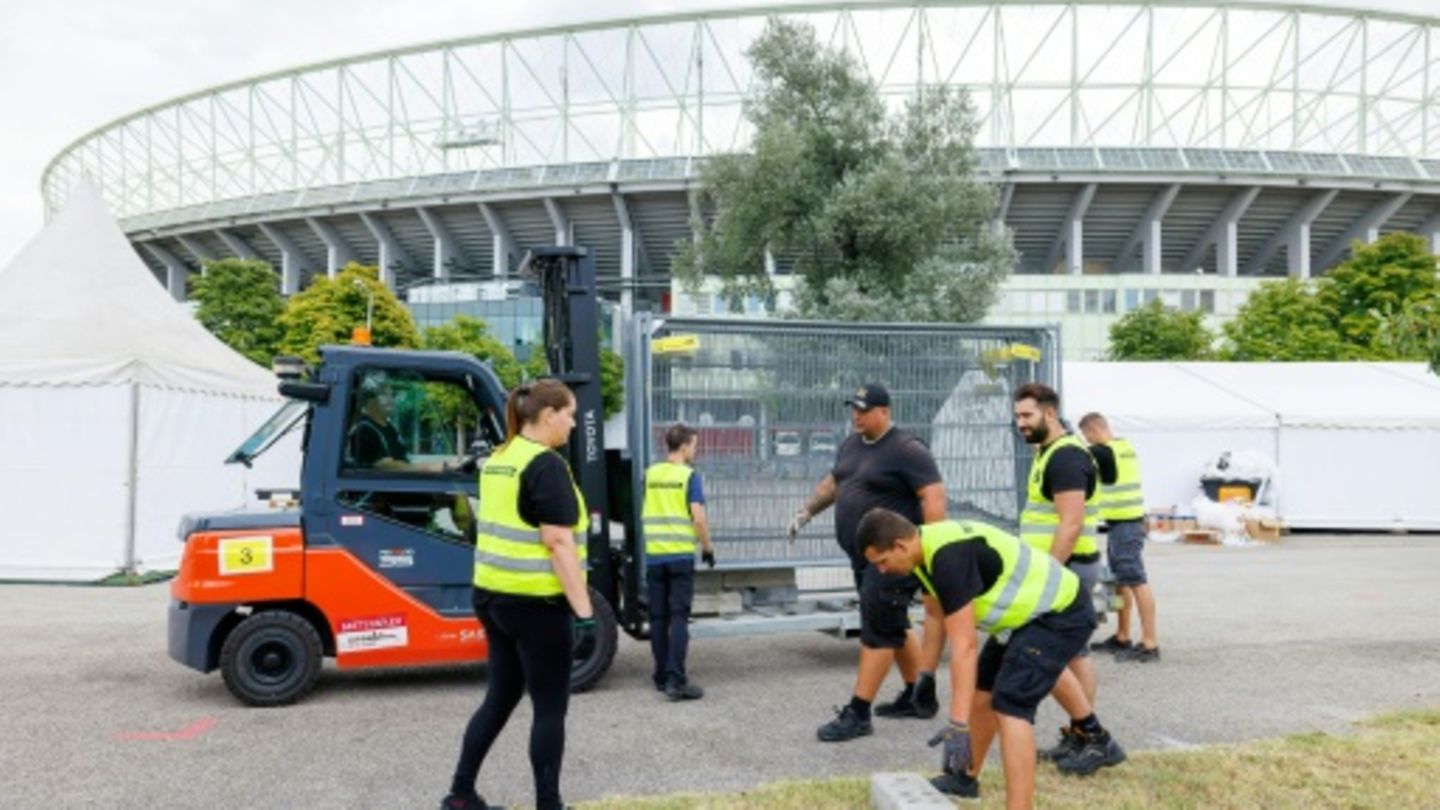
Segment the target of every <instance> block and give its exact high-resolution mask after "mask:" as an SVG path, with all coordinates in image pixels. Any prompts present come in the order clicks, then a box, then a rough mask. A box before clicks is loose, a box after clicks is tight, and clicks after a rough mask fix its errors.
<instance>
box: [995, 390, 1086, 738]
mask: <svg viewBox="0 0 1440 810" xmlns="http://www.w3.org/2000/svg"><path fill="white" fill-rule="evenodd" d="M1011 399H1012V400H1013V401H1014V411H1015V426H1016V429H1017V430H1019V432H1020V435H1021V436H1023V437H1024V438H1025V441H1026V442H1028V443H1029V444H1030V445H1031V446H1032V447H1034V448H1035V459H1034V461H1033V462H1032V463H1031V466H1030V476H1029V482H1028V486H1027V489H1026V493H1025V508H1024V510H1022V512H1021V513H1020V539H1021V540H1022V541H1024V542H1025V543H1026V544H1027V545H1029V546H1031V547H1032V548H1034V549H1035V550H1037V551H1040V552H1041V553H1045V554H1049V555H1050V556H1052V557H1054V558H1055V559H1056V560H1058V561H1060V563H1061V564H1062V565H1064V566H1065V567H1067V568H1069V569H1070V570H1071V571H1073V572H1074V573H1075V575H1076V576H1077V577H1079V578H1080V587H1081V589H1082V592H1083V593H1085V594H1086V595H1087V598H1090V597H1089V595H1090V594H1093V593H1094V590H1095V584H1096V582H1098V581H1099V579H1100V573H1101V564H1100V547H1099V545H1098V544H1097V542H1096V523H1097V522H1098V518H1099V512H1100V510H1099V506H1098V505H1097V504H1096V501H1095V493H1096V490H1097V485H1098V476H1097V474H1096V470H1095V460H1094V459H1093V458H1091V457H1090V452H1089V451H1088V450H1086V449H1085V444H1084V443H1083V442H1081V441H1080V440H1079V439H1078V438H1076V437H1075V436H1074V435H1072V434H1071V433H1069V432H1068V431H1067V430H1066V429H1065V426H1064V425H1062V424H1061V422H1060V395H1059V394H1057V393H1056V392H1055V389H1053V388H1051V387H1050V386H1048V385H1044V384H1042V383H1036V382H1031V383H1026V384H1025V385H1022V386H1020V387H1019V388H1017V389H1015V393H1014V395H1013V396H1012V397H1011ZM1089 654H1090V650H1089V640H1088V639H1087V640H1086V644H1084V645H1081V648H1080V650H1079V652H1077V653H1076V655H1075V658H1074V659H1073V660H1071V661H1070V663H1069V665H1068V666H1069V668H1070V671H1072V672H1074V673H1075V677H1076V678H1077V679H1079V681H1080V685H1081V687H1082V688H1083V689H1084V690H1085V700H1086V701H1087V702H1088V703H1090V704H1091V705H1094V703H1095V692H1096V684H1095V667H1094V664H1092V663H1091V661H1090V659H1089ZM1081 742H1082V737H1081V736H1079V734H1078V731H1077V729H1076V728H1075V727H1074V726H1073V725H1072V726H1071V727H1069V728H1063V729H1061V731H1060V742H1059V744H1058V745H1056V746H1054V747H1052V748H1048V749H1046V750H1045V751H1043V752H1041V757H1042V758H1044V759H1053V760H1056V761H1059V760H1062V759H1064V758H1065V757H1067V756H1069V755H1070V754H1072V753H1074V752H1075V751H1076V750H1078V749H1079V747H1080V745H1081Z"/></svg>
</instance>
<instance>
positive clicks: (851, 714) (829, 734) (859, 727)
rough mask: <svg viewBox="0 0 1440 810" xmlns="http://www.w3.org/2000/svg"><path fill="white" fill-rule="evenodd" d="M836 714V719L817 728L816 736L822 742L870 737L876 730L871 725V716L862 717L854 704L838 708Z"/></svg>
mask: <svg viewBox="0 0 1440 810" xmlns="http://www.w3.org/2000/svg"><path fill="white" fill-rule="evenodd" d="M835 714H836V717H835V719H834V720H831V721H830V722H828V723H826V724H825V725H823V726H821V727H820V728H818V729H816V730H815V736H817V737H819V738H820V741H821V742H845V741H846V740H853V739H855V738H856V737H868V736H870V735H871V734H872V733H874V731H875V729H874V727H872V726H871V725H870V718H868V717H861V716H860V713H859V712H857V711H855V707H854V706H850V705H846V706H845V708H843V709H836V710H835Z"/></svg>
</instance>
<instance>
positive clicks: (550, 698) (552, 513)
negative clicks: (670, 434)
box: [441, 379, 594, 810]
mask: <svg viewBox="0 0 1440 810" xmlns="http://www.w3.org/2000/svg"><path fill="white" fill-rule="evenodd" d="M505 421H506V440H505V443H504V444H503V445H501V446H500V448H499V449H497V450H496V451H495V452H494V453H493V454H491V456H490V457H489V458H488V459H486V461H485V464H484V466H483V467H482V468H481V470H480V516H479V527H478V530H477V537H476V544H475V578H474V584H475V588H474V591H473V593H474V605H475V615H476V617H478V618H479V619H480V624H481V625H483V626H484V629H485V636H486V639H487V640H488V641H489V645H490V680H489V684H488V686H487V688H486V690H485V700H484V702H483V703H481V704H480V708H479V709H477V710H476V711H475V714H474V716H472V717H471V718H470V722H469V724H468V725H467V726H466V728H465V737H464V742H463V744H462V745H461V748H460V759H459V762H458V763H457V764H456V766H455V776H454V780H453V782H452V783H451V786H450V794H449V795H448V796H446V797H445V799H444V801H443V802H442V803H441V807H442V808H444V810H476V808H485V807H487V805H486V804H485V800H484V799H482V798H481V797H480V796H479V795H478V794H477V793H476V791H475V780H476V777H477V776H478V775H479V773H480V766H481V765H482V764H483V763H484V761H485V755H486V754H488V753H489V751H490V746H491V745H492V744H493V743H494V742H495V738H496V737H498V736H499V735H500V732H501V730H502V729H504V727H505V723H506V721H508V720H509V719H510V714H511V712H513V711H514V710H515V706H516V705H517V704H518V703H519V702H520V698H521V697H523V696H524V695H525V694H527V693H528V694H529V695H530V702H531V704H532V706H533V708H534V720H533V722H532V725H531V727H530V767H531V769H532V771H533V774H534V779H535V804H536V807H538V808H540V810H553V808H559V807H562V806H563V803H562V802H561V800H560V765H561V760H562V758H563V756H564V752H565V714H566V711H567V709H568V707H569V701H570V665H571V649H572V645H573V639H574V635H575V630H576V622H577V621H579V622H581V623H587V624H593V621H594V619H593V616H594V608H593V606H592V605H591V603H590V595H589V591H588V589H587V587H586V583H585V545H584V543H583V542H577V540H576V537H577V534H578V536H579V537H580V538H582V539H583V538H584V536H585V535H584V533H585V530H586V529H587V528H588V522H589V520H588V518H587V516H586V510H585V502H584V499H583V497H582V496H581V495H580V490H579V488H578V487H576V485H575V481H574V477H573V476H572V474H571V472H570V466H569V465H568V464H567V463H566V462H565V459H564V458H562V457H561V456H560V454H559V453H556V452H555V450H554V448H556V447H560V446H562V445H564V444H565V443H566V441H568V439H569V437H570V431H571V430H572V429H573V428H574V427H575V397H574V395H572V394H571V392H570V389H569V388H567V387H566V386H565V384H564V383H562V382H560V381H559V380H554V379H542V380H537V381H535V382H533V383H530V384H528V385H521V386H519V387H518V388H516V389H515V390H513V391H511V392H510V396H509V399H508V400H507V401H506V403H505Z"/></svg>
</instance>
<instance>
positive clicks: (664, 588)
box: [645, 559, 695, 686]
mask: <svg viewBox="0 0 1440 810" xmlns="http://www.w3.org/2000/svg"><path fill="white" fill-rule="evenodd" d="M645 584H646V586H647V590H648V591H649V594H650V654H651V656H652V657H654V659H655V672H654V673H653V674H652V675H651V677H652V678H654V680H655V685H656V686H665V685H666V684H667V683H671V682H674V683H679V684H683V683H685V678H686V675H685V656H686V654H687V653H688V652H689V650H690V606H691V604H693V603H694V601H695V561H694V560H693V559H692V560H676V561H674V562H664V563H656V564H654V565H651V566H648V567H647V568H646V569H645Z"/></svg>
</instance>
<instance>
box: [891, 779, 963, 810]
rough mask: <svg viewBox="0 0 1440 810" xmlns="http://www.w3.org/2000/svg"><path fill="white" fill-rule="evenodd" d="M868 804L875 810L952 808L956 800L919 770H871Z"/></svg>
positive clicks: (946, 809) (941, 809) (950, 809)
mask: <svg viewBox="0 0 1440 810" xmlns="http://www.w3.org/2000/svg"><path fill="white" fill-rule="evenodd" d="M870 806H871V807H874V808H876V810H953V808H954V807H955V802H954V801H953V800H951V799H950V798H948V797H947V796H946V795H945V794H943V793H941V792H940V791H938V790H936V789H935V786H934V785H932V784H930V780H928V779H926V778H925V777H923V776H921V775H920V774H918V773H872V774H870Z"/></svg>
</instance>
